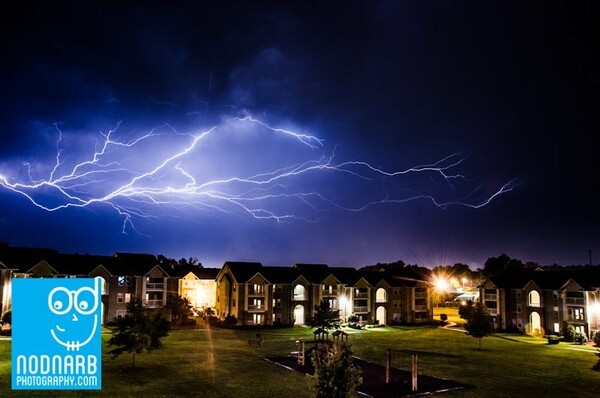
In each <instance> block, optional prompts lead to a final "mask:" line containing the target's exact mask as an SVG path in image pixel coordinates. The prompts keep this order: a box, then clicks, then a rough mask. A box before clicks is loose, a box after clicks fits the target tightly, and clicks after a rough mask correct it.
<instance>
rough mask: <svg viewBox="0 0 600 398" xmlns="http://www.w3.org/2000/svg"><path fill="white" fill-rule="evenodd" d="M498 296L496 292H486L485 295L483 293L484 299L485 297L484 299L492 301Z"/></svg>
mask: <svg viewBox="0 0 600 398" xmlns="http://www.w3.org/2000/svg"><path fill="white" fill-rule="evenodd" d="M496 298H497V295H496V294H495V293H494V294H484V295H483V299H484V300H492V301H495V300H496Z"/></svg>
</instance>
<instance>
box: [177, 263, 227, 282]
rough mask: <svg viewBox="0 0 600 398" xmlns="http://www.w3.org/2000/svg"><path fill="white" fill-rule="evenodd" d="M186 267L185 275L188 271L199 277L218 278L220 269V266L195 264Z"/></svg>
mask: <svg viewBox="0 0 600 398" xmlns="http://www.w3.org/2000/svg"><path fill="white" fill-rule="evenodd" d="M184 268H187V272H186V273H185V275H187V273H188V272H192V273H193V274H194V275H196V277H197V278H198V279H216V278H217V275H218V274H219V271H220V269H219V268H203V267H198V266H195V265H191V266H189V267H184ZM181 276H184V275H181Z"/></svg>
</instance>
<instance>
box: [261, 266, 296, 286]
mask: <svg viewBox="0 0 600 398" xmlns="http://www.w3.org/2000/svg"><path fill="white" fill-rule="evenodd" d="M260 273H261V275H262V276H264V277H265V278H267V280H268V281H269V282H270V283H274V284H286V283H292V282H294V281H295V280H296V279H297V278H298V277H299V276H300V271H299V270H298V269H296V268H290V267H262V269H261V270H260Z"/></svg>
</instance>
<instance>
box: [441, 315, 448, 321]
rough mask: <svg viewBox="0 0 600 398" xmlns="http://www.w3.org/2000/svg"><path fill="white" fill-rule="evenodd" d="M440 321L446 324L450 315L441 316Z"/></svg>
mask: <svg viewBox="0 0 600 398" xmlns="http://www.w3.org/2000/svg"><path fill="white" fill-rule="evenodd" d="M440 320H441V321H442V322H446V321H447V320H448V314H440Z"/></svg>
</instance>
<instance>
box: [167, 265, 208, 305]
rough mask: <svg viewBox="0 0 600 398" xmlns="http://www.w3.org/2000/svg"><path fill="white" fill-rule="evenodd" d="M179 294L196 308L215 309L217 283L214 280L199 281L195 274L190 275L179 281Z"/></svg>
mask: <svg viewBox="0 0 600 398" xmlns="http://www.w3.org/2000/svg"><path fill="white" fill-rule="evenodd" d="M174 280H175V281H177V283H178V287H177V292H178V294H179V295H180V296H181V297H183V298H186V299H188V300H189V301H190V303H191V304H192V305H193V306H194V307H198V308H206V307H210V308H215V305H216V297H217V282H216V281H215V280H214V279H198V277H196V276H195V275H194V274H193V273H191V272H190V273H188V274H187V275H186V276H184V277H183V278H181V279H179V280H177V279H174Z"/></svg>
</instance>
